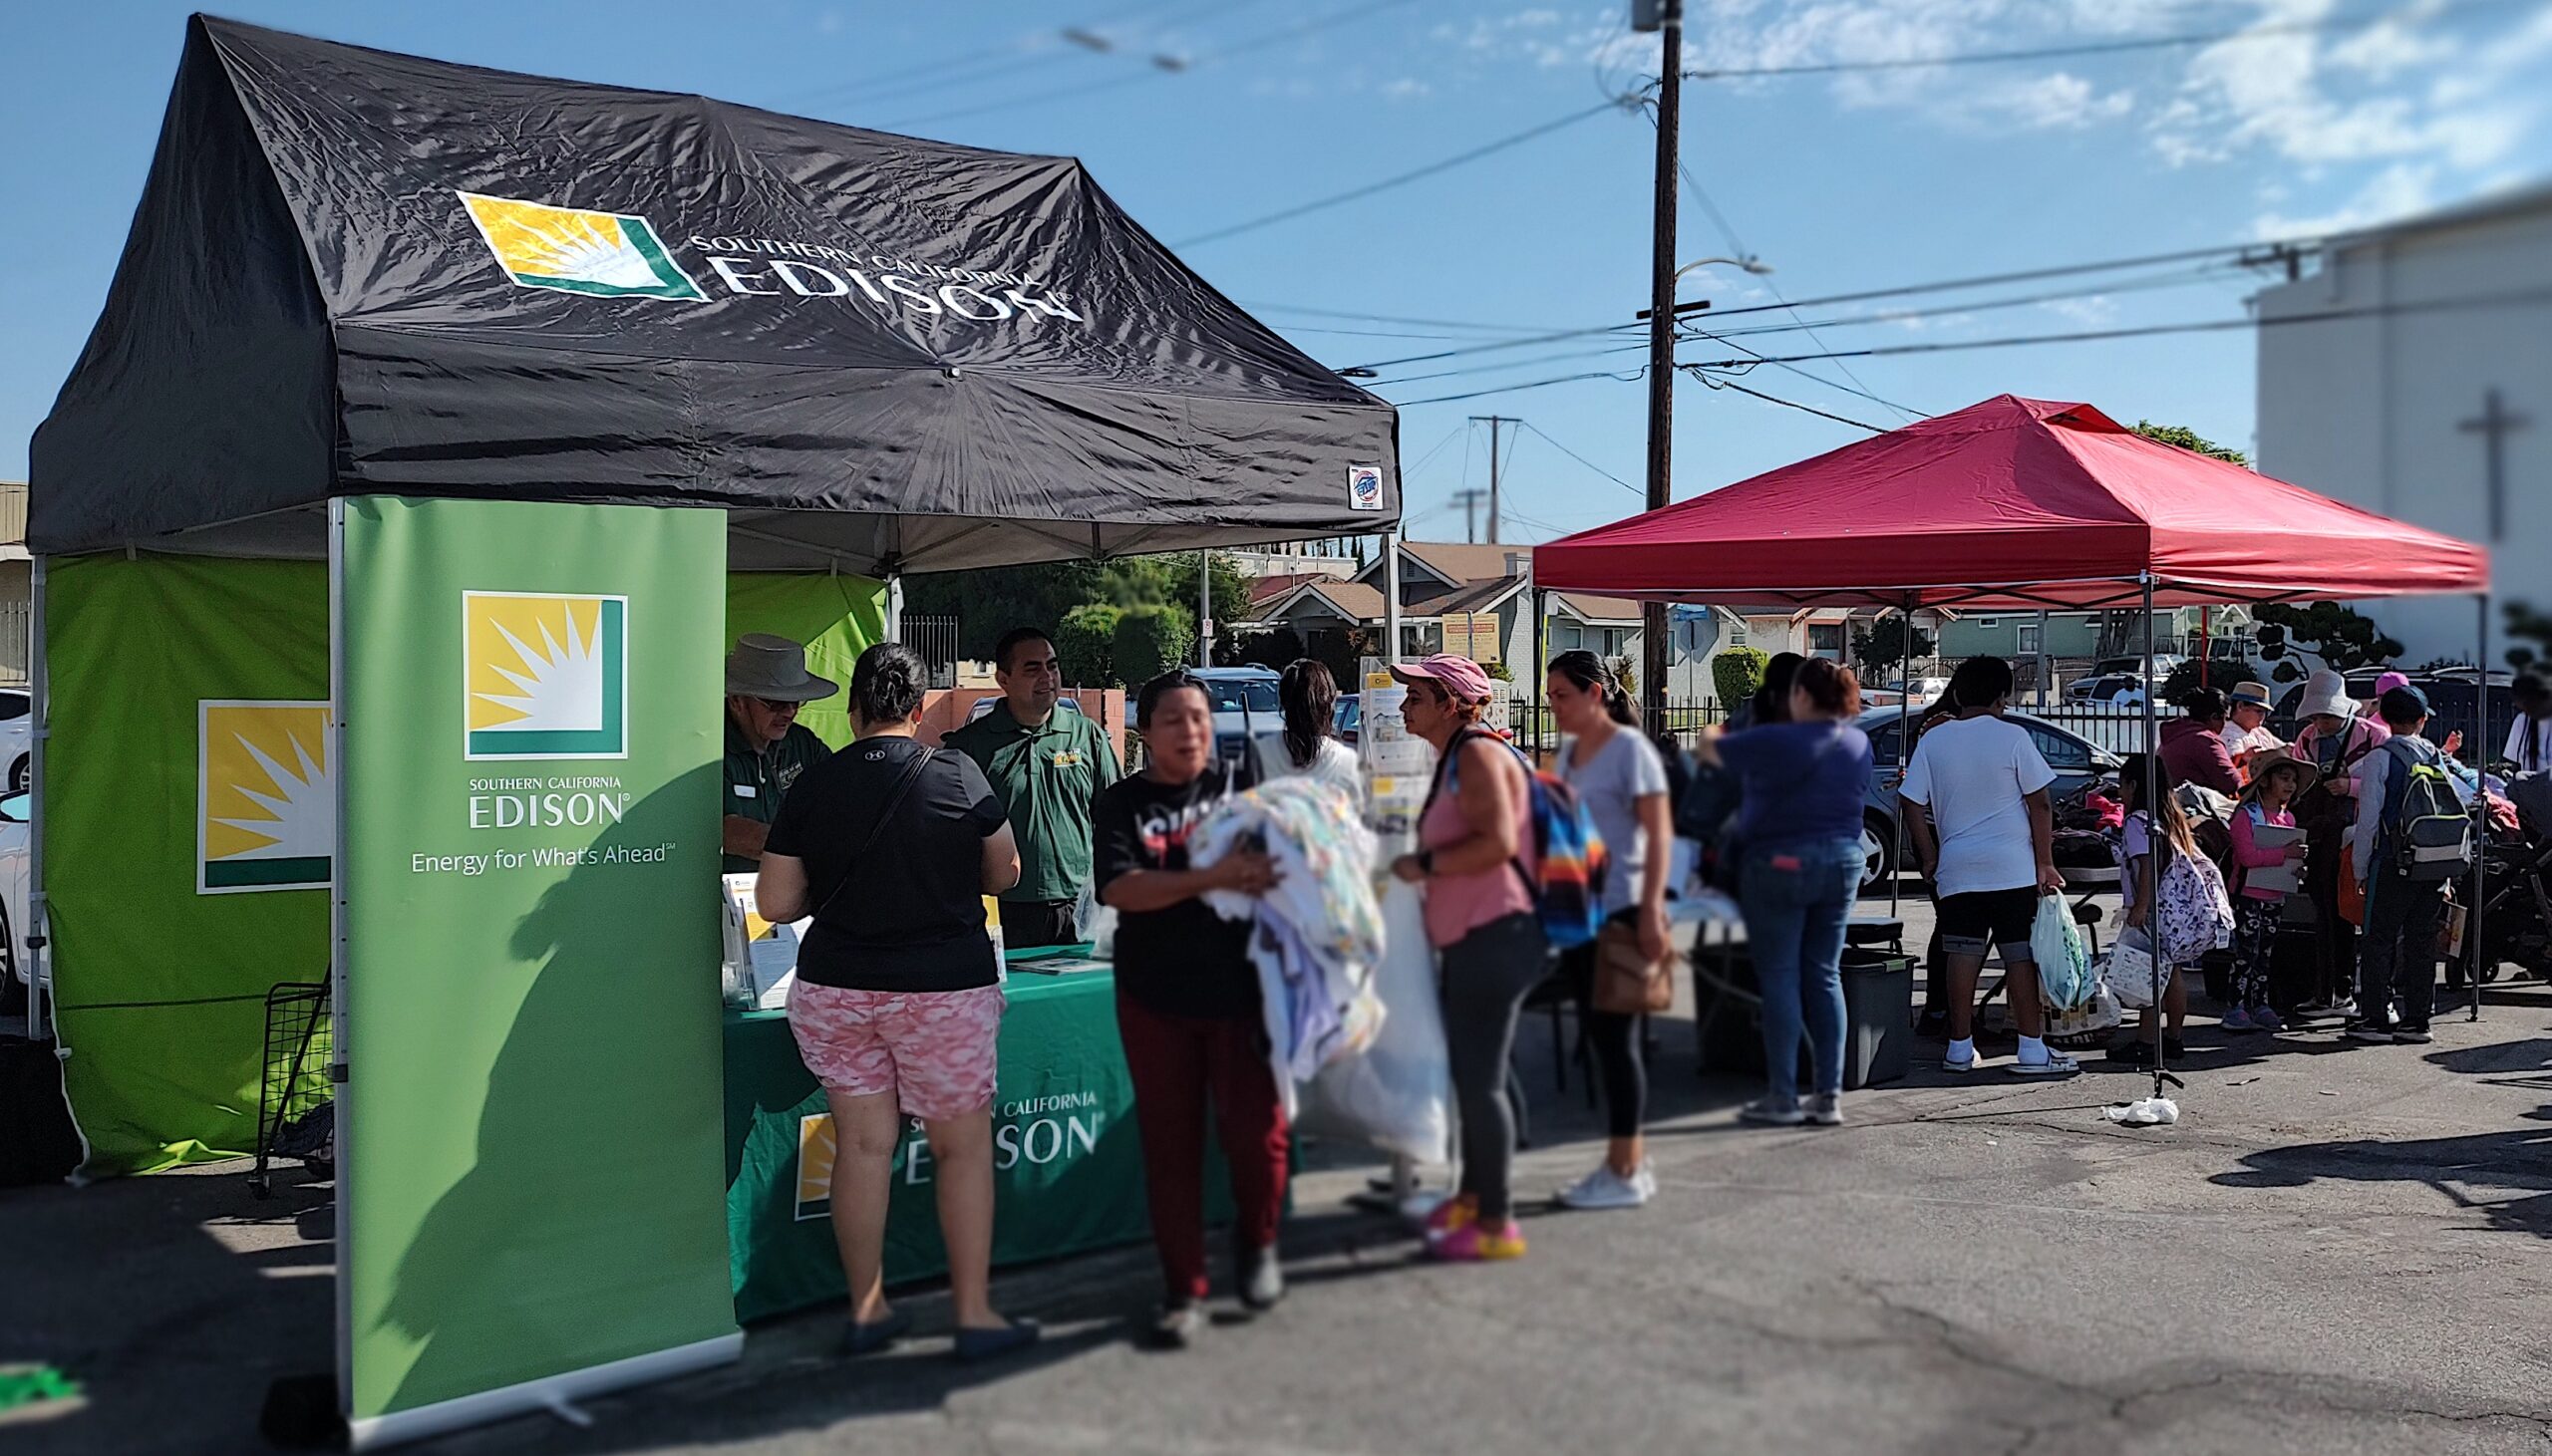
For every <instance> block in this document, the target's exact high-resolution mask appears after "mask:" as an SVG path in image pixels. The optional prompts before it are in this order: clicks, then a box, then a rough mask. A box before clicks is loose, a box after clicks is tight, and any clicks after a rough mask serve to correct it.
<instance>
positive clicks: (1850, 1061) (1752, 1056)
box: [1693, 946, 1914, 1090]
mask: <svg viewBox="0 0 2552 1456" xmlns="http://www.w3.org/2000/svg"><path fill="white" fill-rule="evenodd" d="M1842 967H1843V1086H1844V1087H1845V1089H1847V1090H1857V1089H1859V1088H1861V1087H1867V1086H1875V1085H1877V1084H1879V1083H1882V1082H1892V1081H1895V1080H1897V1079H1899V1078H1901V1077H1903V1076H1904V1075H1905V1073H1906V1069H1907V1067H1908V1065H1909V1064H1910V1062H1911V1059H1912V1054H1913V1040H1914V958H1913V957H1911V956H1907V955H1901V954H1896V953H1892V952H1882V951H1873V950H1865V949H1862V948H1860V947H1857V946H1853V947H1846V948H1845V949H1844V951H1843V962H1842ZM1693 980H1694V997H1693V1008H1694V1017H1695V1019H1696V1020H1697V1022H1698V1023H1699V1026H1700V1032H1701V1036H1700V1039H1701V1054H1702V1055H1701V1060H1702V1070H1704V1071H1706V1072H1717V1073H1726V1074H1736V1075H1755V1076H1759V1075H1761V1074H1762V1071H1763V1008H1762V999H1761V997H1760V995H1759V994H1758V993H1757V992H1756V990H1755V985H1754V962H1753V961H1752V960H1750V959H1748V957H1747V955H1746V953H1745V951H1744V950H1743V949H1742V948H1737V949H1730V950H1718V949H1714V950H1713V951H1712V952H1710V953H1709V954H1708V956H1707V959H1706V960H1705V959H1702V958H1697V959H1696V961H1695V963H1694V977H1693ZM1721 983H1725V986H1724V987H1723V985H1722V984H1721ZM1807 1074H1808V1065H1807V1051H1806V1048H1805V1047H1801V1048H1800V1050H1799V1076H1800V1078H1801V1080H1802V1081H1804V1080H1805V1078H1806V1077H1807Z"/></svg>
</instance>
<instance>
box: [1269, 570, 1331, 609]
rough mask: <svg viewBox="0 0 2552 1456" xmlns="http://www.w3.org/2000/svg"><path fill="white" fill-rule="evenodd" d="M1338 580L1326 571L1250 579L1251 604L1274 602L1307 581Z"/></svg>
mask: <svg viewBox="0 0 2552 1456" xmlns="http://www.w3.org/2000/svg"><path fill="white" fill-rule="evenodd" d="M1338 579H1339V578H1337V577H1335V576H1333V575H1331V574H1330V573H1328V572H1326V571H1291V572H1284V573H1281V574H1278V575H1273V576H1253V577H1251V578H1250V579H1249V604H1250V605H1251V606H1253V607H1255V606H1258V605H1259V604H1261V603H1263V602H1272V601H1274V600H1276V599H1277V598H1278V597H1281V596H1284V595H1286V594H1287V593H1289V592H1291V591H1293V590H1294V589H1295V588H1296V587H1299V586H1301V585H1302V584H1303V583H1305V582H1307V581H1336V580H1338Z"/></svg>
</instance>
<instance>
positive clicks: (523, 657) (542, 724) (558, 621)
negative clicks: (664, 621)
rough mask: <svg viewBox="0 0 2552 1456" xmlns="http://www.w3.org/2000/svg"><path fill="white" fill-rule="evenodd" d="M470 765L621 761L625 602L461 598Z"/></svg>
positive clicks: (625, 705) (535, 595)
mask: <svg viewBox="0 0 2552 1456" xmlns="http://www.w3.org/2000/svg"><path fill="white" fill-rule="evenodd" d="M461 610H462V631H461V640H462V651H463V654H464V663H465V667H464V669H463V673H462V678H463V682H462V691H463V692H464V694H465V695H466V696H467V698H468V700H469V701H468V703H467V704H466V705H465V706H464V710H463V714H462V722H463V724H464V726H465V728H464V731H465V735H466V738H467V741H466V743H465V745H464V756H466V757H470V758H626V757H628V756H629V733H628V724H629V599H628V598H627V597H594V596H561V595H558V594H555V593H544V592H463V593H462V594H461Z"/></svg>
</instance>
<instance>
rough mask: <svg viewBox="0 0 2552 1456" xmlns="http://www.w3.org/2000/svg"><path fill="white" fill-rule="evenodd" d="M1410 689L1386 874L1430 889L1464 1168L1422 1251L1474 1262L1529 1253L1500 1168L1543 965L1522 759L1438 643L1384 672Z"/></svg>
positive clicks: (1481, 690)
mask: <svg viewBox="0 0 2552 1456" xmlns="http://www.w3.org/2000/svg"><path fill="white" fill-rule="evenodd" d="M1392 676H1393V677H1394V678H1396V679H1398V680H1399V681H1400V682H1401V683H1402V684H1404V685H1405V686H1406V687H1407V688H1408V689H1409V700H1408V703H1407V706H1406V707H1405V708H1403V710H1402V713H1403V715H1404V717H1405V719H1406V721H1407V722H1408V724H1409V730H1410V731H1411V732H1413V733H1416V734H1417V735H1418V736H1420V737H1422V738H1425V739H1426V740H1427V741H1428V742H1430V743H1432V744H1434V745H1435V760H1436V761H1435V782H1434V784H1433V785H1432V786H1431V787H1430V788H1429V790H1428V794H1427V807H1426V808H1425V809H1424V810H1423V811H1421V813H1420V815H1419V821H1418V842H1419V846H1420V848H1419V852H1418V853H1416V854H1405V855H1402V856H1401V857H1400V859H1399V860H1398V861H1397V862H1395V863H1394V864H1393V865H1392V873H1394V874H1396V875H1398V876H1400V877H1401V878H1402V879H1404V880H1407V881H1409V882H1410V883H1412V884H1417V885H1423V886H1425V887H1426V891H1427V938H1428V940H1429V941H1431V942H1433V943H1434V944H1435V949H1436V951H1437V952H1438V953H1439V954H1440V955H1441V956H1442V957H1443V981H1442V987H1443V992H1442V995H1443V1002H1444V1046H1445V1051H1446V1053H1447V1055H1448V1057H1449V1059H1450V1060H1451V1062H1452V1070H1453V1096H1454V1100H1455V1102H1456V1103H1457V1104H1458V1106H1459V1107H1460V1109H1461V1134H1462V1148H1461V1152H1462V1176H1461V1185H1460V1187H1459V1188H1458V1189H1456V1190H1455V1192H1454V1196H1453V1197H1452V1198H1449V1199H1447V1200H1445V1202H1444V1204H1443V1206H1442V1207H1441V1208H1439V1209H1437V1210H1436V1213H1435V1217H1434V1218H1432V1219H1430V1220H1429V1221H1428V1234H1427V1237H1428V1246H1429V1251H1430V1252H1431V1253H1433V1254H1435V1257H1437V1258H1439V1259H1447V1260H1453V1261H1457V1262H1466V1263H1467V1262H1476V1261H1480V1260H1491V1259H1515V1258H1520V1257H1521V1256H1522V1255H1523V1253H1524V1231H1523V1229H1522V1228H1521V1227H1520V1226H1519V1225H1517V1224H1516V1222H1515V1219H1514V1214H1513V1200H1512V1198H1511V1196H1510V1193H1509V1189H1508V1174H1509V1172H1510V1170H1511V1169H1512V1167H1513V1164H1514V1161H1515V1109H1514V1108H1513V1107H1512V1106H1511V1105H1509V1104H1508V1102H1507V1100H1506V1059H1507V1056H1508V1054H1509V1053H1510V1052H1511V1051H1512V1050H1513V1049H1514V1046H1515V1021H1516V1019H1517V1017H1518V1016H1519V1015H1520V1014H1521V1012H1522V1010H1523V1006H1524V997H1525V994H1526V993H1528V992H1530V991H1531V990H1532V989H1533V988H1534V987H1535V986H1538V985H1540V984H1541V982H1542V981H1543V980H1544V979H1545V978H1547V977H1548V976H1549V975H1550V974H1551V961H1550V942H1549V940H1548V939H1547V938H1545V937H1544V936H1543V934H1542V922H1541V917H1540V916H1539V915H1537V914H1536V913H1535V912H1534V907H1533V896H1532V890H1531V883H1532V881H1531V875H1532V873H1533V863H1532V860H1533V853H1534V850H1533V835H1532V825H1531V822H1530V821H1531V816H1532V785H1531V782H1530V780H1529V779H1528V778H1527V776H1526V774H1525V771H1524V757H1523V755H1522V754H1521V753H1519V752H1517V751H1516V750H1515V748H1514V746H1513V745H1512V744H1510V743H1508V742H1506V741H1505V740H1503V739H1501V738H1500V737H1498V736H1497V734H1495V733H1493V732H1490V731H1488V730H1487V729H1486V728H1481V727H1480V724H1479V719H1480V711H1481V710H1482V709H1483V708H1485V707H1487V705H1488V700H1489V695H1490V693H1491V692H1492V691H1493V685H1492V684H1491V683H1490V681H1489V677H1488V674H1487V673H1485V672H1483V671H1481V670H1480V666H1479V664H1477V663H1475V662H1472V661H1471V660H1470V659H1468V658H1462V657H1454V656H1452V655H1451V654H1449V653H1437V654H1436V655H1435V656H1433V657H1429V658H1424V659H1421V660H1420V661H1419V662H1417V663H1415V664H1406V665H1402V666H1398V667H1394V668H1393V669H1392Z"/></svg>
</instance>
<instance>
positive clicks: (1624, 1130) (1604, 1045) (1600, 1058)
mask: <svg viewBox="0 0 2552 1456" xmlns="http://www.w3.org/2000/svg"><path fill="white" fill-rule="evenodd" d="M1560 971H1561V972H1562V973H1563V974H1564V975H1566V976H1567V977H1568V984H1569V986H1570V988H1571V989H1572V991H1573V992H1574V993H1575V995H1576V997H1577V1015H1578V1019H1579V1022H1580V1024H1582V1025H1584V1026H1585V1028H1586V1040H1587V1043H1588V1044H1589V1045H1591V1046H1593V1047H1594V1048H1595V1069H1596V1071H1597V1072H1598V1073H1600V1074H1601V1075H1602V1077H1603V1079H1604V1115H1605V1124H1606V1125H1605V1133H1606V1135H1607V1136H1610V1137H1637V1136H1639V1130H1640V1124H1641V1123H1642V1122H1643V1121H1645V1120H1646V1119H1647V1116H1648V1059H1647V1058H1646V1057H1645V1056H1642V1055H1641V1054H1640V1044H1639V1041H1640V1037H1639V1018H1637V1017H1633V1016H1622V1015H1618V1014H1616V1013H1613V1012H1599V1011H1597V1010H1595V946H1594V944H1593V943H1592V942H1589V943H1588V944H1586V945H1582V946H1579V947H1577V948H1576V949H1574V950H1569V951H1563V952H1561V953H1560Z"/></svg>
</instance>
